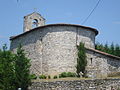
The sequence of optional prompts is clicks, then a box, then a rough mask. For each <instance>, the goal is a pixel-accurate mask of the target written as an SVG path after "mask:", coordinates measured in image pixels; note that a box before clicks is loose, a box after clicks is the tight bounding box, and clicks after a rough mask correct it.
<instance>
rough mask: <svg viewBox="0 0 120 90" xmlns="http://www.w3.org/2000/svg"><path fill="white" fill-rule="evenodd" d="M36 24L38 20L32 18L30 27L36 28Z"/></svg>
mask: <svg viewBox="0 0 120 90" xmlns="http://www.w3.org/2000/svg"><path fill="white" fill-rule="evenodd" d="M37 26H38V20H37V19H34V20H33V21H32V28H36V27H37Z"/></svg>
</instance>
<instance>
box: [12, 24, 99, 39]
mask: <svg viewBox="0 0 120 90" xmlns="http://www.w3.org/2000/svg"><path fill="white" fill-rule="evenodd" d="M50 26H75V27H81V28H85V29H89V30H91V31H94V32H95V35H97V34H98V31H97V29H95V28H91V27H87V26H82V25H78V24H64V23H60V24H47V25H44V26H40V27H36V28H33V29H31V30H30V31H27V32H24V33H22V34H19V35H17V36H11V37H10V40H13V39H16V38H17V37H20V36H22V35H25V34H27V33H30V32H32V31H34V30H37V29H39V28H45V27H50Z"/></svg>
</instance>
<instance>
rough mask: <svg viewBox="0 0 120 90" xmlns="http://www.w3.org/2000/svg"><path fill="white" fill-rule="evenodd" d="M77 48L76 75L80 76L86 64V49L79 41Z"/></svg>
mask: <svg viewBox="0 0 120 90" xmlns="http://www.w3.org/2000/svg"><path fill="white" fill-rule="evenodd" d="M77 49H78V58H77V66H76V69H77V71H76V73H77V75H78V77H80V75H79V74H80V72H82V73H83V76H85V67H86V65H87V60H86V51H85V47H84V44H83V43H81V42H80V44H79V46H77Z"/></svg>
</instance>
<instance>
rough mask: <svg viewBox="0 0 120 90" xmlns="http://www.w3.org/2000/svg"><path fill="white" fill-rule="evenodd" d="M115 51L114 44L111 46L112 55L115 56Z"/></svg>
mask: <svg viewBox="0 0 120 90" xmlns="http://www.w3.org/2000/svg"><path fill="white" fill-rule="evenodd" d="M114 51H115V47H114V44H113V43H112V44H111V46H110V54H112V55H115V52H114Z"/></svg>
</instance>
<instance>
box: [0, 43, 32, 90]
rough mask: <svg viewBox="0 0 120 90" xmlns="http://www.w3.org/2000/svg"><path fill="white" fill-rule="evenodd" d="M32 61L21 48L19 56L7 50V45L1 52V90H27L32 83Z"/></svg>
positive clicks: (18, 52)
mask: <svg viewBox="0 0 120 90" xmlns="http://www.w3.org/2000/svg"><path fill="white" fill-rule="evenodd" d="M29 68H30V60H29V59H27V58H26V57H25V53H24V50H23V49H22V48H21V46H19V47H18V49H17V54H13V53H12V52H11V51H9V50H7V47H6V45H4V46H3V49H2V50H0V90H17V89H18V88H22V90H27V87H28V86H29V85H30V83H31V79H30V73H29Z"/></svg>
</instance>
